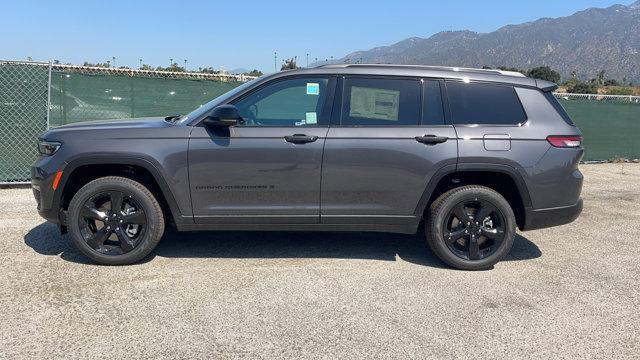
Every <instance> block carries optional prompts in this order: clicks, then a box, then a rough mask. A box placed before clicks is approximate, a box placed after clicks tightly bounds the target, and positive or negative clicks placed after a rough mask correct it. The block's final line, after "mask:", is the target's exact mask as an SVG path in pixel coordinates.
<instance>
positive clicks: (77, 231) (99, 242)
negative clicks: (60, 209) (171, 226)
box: [67, 176, 165, 265]
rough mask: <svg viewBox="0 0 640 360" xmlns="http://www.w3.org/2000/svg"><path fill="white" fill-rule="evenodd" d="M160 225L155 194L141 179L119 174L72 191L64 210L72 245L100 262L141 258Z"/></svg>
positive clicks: (162, 223)
mask: <svg viewBox="0 0 640 360" xmlns="http://www.w3.org/2000/svg"><path fill="white" fill-rule="evenodd" d="M164 226H165V221H164V214H163V210H162V207H161V206H160V203H159V202H158V200H157V199H156V195H154V194H153V193H152V192H151V191H150V190H149V189H148V188H147V187H145V186H144V185H142V184H141V183H139V182H137V181H135V180H133V179H129V178H125V177H120V176H106V177H102V178H98V179H96V180H93V181H91V182H89V183H87V184H86V185H84V186H83V187H82V188H80V190H78V191H77V192H76V193H75V194H74V196H73V198H72V199H71V202H70V203H69V207H68V211H67V227H68V229H69V233H70V235H71V240H72V241H73V243H74V245H75V246H76V248H78V250H80V252H82V253H83V254H84V255H85V256H87V257H88V258H90V259H91V260H93V261H95V262H96V263H98V264H103V265H127V264H133V263H136V262H138V261H140V260H142V259H143V258H144V257H145V256H147V255H149V254H150V253H151V251H153V249H155V247H156V246H157V245H158V243H159V242H160V239H161V238H162V234H163V233H164Z"/></svg>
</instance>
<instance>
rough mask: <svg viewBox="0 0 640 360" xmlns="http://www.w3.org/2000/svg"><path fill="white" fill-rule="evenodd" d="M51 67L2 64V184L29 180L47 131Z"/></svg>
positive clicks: (0, 105) (0, 94) (0, 136)
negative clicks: (38, 145)
mask: <svg viewBox="0 0 640 360" xmlns="http://www.w3.org/2000/svg"><path fill="white" fill-rule="evenodd" d="M49 72H50V67H49V66H48V64H41V63H26V62H9V61H0V183H3V184H4V183H23V182H28V181H29V180H30V174H29V165H30V164H31V163H32V162H33V161H34V160H35V158H36V153H37V151H36V139H37V137H38V135H40V134H41V133H42V132H44V131H45V130H47V127H48V124H47V120H48V119H47V116H48V112H47V104H48V99H49Z"/></svg>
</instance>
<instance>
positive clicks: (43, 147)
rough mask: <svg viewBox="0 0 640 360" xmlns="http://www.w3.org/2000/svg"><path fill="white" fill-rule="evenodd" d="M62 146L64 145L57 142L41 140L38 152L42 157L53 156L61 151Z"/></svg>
mask: <svg viewBox="0 0 640 360" xmlns="http://www.w3.org/2000/svg"><path fill="white" fill-rule="evenodd" d="M60 146H62V144H61V143H59V142H57V141H46V140H40V142H38V151H39V152H40V154H42V155H49V156H51V155H53V154H55V153H56V151H58V149H60Z"/></svg>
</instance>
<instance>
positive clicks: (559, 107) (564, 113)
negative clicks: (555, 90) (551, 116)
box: [544, 92, 576, 126]
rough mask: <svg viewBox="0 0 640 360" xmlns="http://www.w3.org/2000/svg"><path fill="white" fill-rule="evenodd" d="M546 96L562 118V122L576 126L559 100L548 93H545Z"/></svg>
mask: <svg viewBox="0 0 640 360" xmlns="http://www.w3.org/2000/svg"><path fill="white" fill-rule="evenodd" d="M544 96H545V97H546V98H547V100H548V101H549V102H550V103H551V105H553V107H554V109H556V111H557V112H558V114H560V116H562V120H564V122H566V123H567V124H569V125H571V126H576V124H574V123H573V120H571V118H570V117H569V114H567V111H566V110H565V109H564V108H563V107H562V104H560V102H559V101H558V99H556V97H555V96H554V95H553V94H552V93H550V92H546V93H544Z"/></svg>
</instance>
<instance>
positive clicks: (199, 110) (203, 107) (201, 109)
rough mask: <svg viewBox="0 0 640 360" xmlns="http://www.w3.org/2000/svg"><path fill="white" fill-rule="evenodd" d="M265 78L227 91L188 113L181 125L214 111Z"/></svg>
mask: <svg viewBox="0 0 640 360" xmlns="http://www.w3.org/2000/svg"><path fill="white" fill-rule="evenodd" d="M263 77H264V76H261V77H258V78H255V79H253V80H251V81H247V82H246V83H244V84H242V85H240V86H238V87H236V88H233V89H232V90H230V91H227V92H226V93H224V94H222V95H220V96H218V97H217V98H215V99H213V100H211V101H209V102H208V103H206V104H204V105H201V106H200V107H199V108H197V109H195V110H193V111H192V112H190V113H188V114H187V115H186V116H184V117H182V118H181V119H180V122H181V123H185V122H187V121H190V120H193V119H197V118H199V117H200V116H202V115H204V114H206V113H207V112H209V111H211V109H213V108H214V107H216V106H218V105H220V104H222V103H224V102H225V101H226V100H227V99H229V98H231V97H233V96H235V95H236V94H238V93H240V92H242V91H244V90H245V89H247V88H249V87H251V86H252V85H253V84H255V83H256V82H258V81H260V80H261V79H262V78H263Z"/></svg>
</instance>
